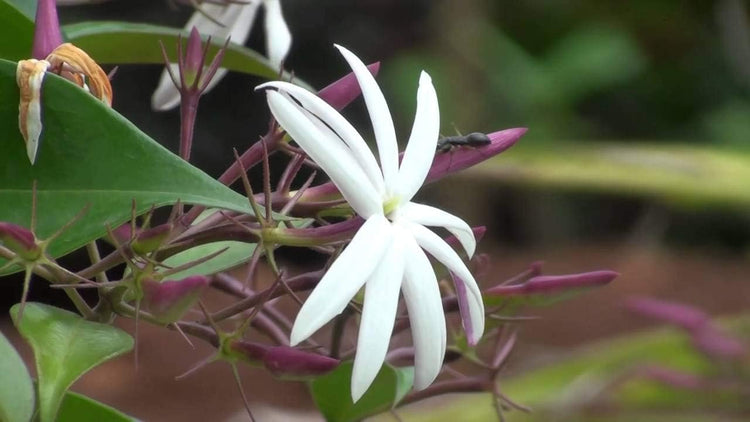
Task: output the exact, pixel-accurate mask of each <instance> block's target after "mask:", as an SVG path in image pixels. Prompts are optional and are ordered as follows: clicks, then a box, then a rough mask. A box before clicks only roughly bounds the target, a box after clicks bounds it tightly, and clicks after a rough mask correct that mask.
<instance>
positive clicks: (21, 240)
mask: <svg viewBox="0 0 750 422" xmlns="http://www.w3.org/2000/svg"><path fill="white" fill-rule="evenodd" d="M0 244H2V245H3V246H5V247H6V248H8V249H10V250H11V251H13V252H14V253H16V254H17V255H18V256H20V257H21V258H23V259H25V260H27V261H36V260H37V259H39V257H40V256H41V255H42V250H41V248H39V246H38V245H37V244H36V237H35V236H34V233H32V232H31V231H29V230H27V229H25V228H23V227H21V226H18V225H15V224H13V223H2V222H0Z"/></svg>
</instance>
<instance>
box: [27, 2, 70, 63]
mask: <svg viewBox="0 0 750 422" xmlns="http://www.w3.org/2000/svg"><path fill="white" fill-rule="evenodd" d="M34 22H35V23H34V46H33V48H32V50H31V57H33V58H35V59H43V58H45V57H47V55H48V54H49V53H51V52H52V50H54V49H55V48H57V46H58V45H60V44H62V35H61V34H60V21H59V20H58V19H57V6H56V5H55V0H39V2H38V3H37V6H36V17H35V19H34Z"/></svg>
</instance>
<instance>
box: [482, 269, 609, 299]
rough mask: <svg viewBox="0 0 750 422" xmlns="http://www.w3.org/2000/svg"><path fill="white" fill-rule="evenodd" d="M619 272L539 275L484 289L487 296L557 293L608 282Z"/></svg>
mask: <svg viewBox="0 0 750 422" xmlns="http://www.w3.org/2000/svg"><path fill="white" fill-rule="evenodd" d="M619 275H620V274H618V273H616V272H614V271H607V270H604V271H591V272H588V273H580V274H568V275H540V276H536V277H532V278H531V279H529V281H527V282H525V283H521V284H514V285H501V286H495V287H492V288H490V289H488V290H485V291H484V294H485V295H488V296H523V295H530V294H536V293H559V292H561V291H566V290H570V289H581V288H587V287H594V286H601V285H605V284H608V283H609V282H611V281H612V280H614V279H615V277H617V276H619Z"/></svg>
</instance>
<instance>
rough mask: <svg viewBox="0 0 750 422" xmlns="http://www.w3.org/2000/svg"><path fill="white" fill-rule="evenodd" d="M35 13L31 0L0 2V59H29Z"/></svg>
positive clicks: (33, 3) (34, 6)
mask: <svg viewBox="0 0 750 422" xmlns="http://www.w3.org/2000/svg"><path fill="white" fill-rule="evenodd" d="M35 11H36V2H35V1H33V0H10V1H9V0H0V40H3V41H2V42H0V59H8V60H21V59H27V58H29V57H31V44H32V40H33V39H34V12H35ZM11 40H12V41H11Z"/></svg>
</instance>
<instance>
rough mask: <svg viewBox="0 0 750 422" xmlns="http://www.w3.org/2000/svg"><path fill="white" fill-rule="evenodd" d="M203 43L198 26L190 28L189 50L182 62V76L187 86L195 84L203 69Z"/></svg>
mask: <svg viewBox="0 0 750 422" xmlns="http://www.w3.org/2000/svg"><path fill="white" fill-rule="evenodd" d="M204 59H205V57H204V55H203V43H202V41H201V34H200V33H199V32H198V29H197V28H196V27H193V29H192V30H190V37H189V38H188V42H187V51H186V52H185V57H184V60H183V63H182V78H183V82H184V84H185V86H195V85H196V84H197V83H198V78H199V77H200V74H201V73H202V70H203V62H204Z"/></svg>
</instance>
